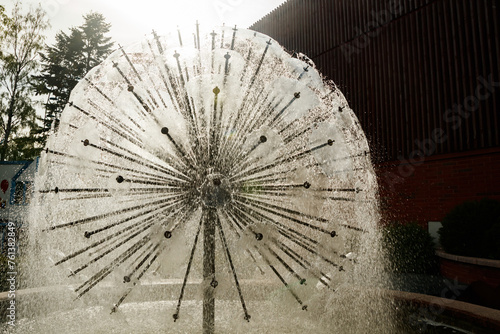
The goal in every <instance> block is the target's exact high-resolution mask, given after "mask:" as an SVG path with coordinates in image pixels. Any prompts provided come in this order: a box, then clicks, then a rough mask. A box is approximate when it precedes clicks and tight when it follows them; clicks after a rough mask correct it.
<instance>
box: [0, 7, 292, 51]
mask: <svg viewBox="0 0 500 334" xmlns="http://www.w3.org/2000/svg"><path fill="white" fill-rule="evenodd" d="M6 2H7V3H6V4H5V5H6V7H7V13H10V10H11V8H12V5H13V3H14V2H15V1H14V0H7V1H6ZM21 2H22V4H23V6H24V7H25V8H27V5H28V4H34V5H36V4H38V3H40V4H41V6H42V7H43V8H44V9H45V10H46V11H47V13H48V16H49V19H50V23H51V25H52V29H51V30H50V31H49V32H48V33H47V43H49V44H52V43H53V42H54V35H55V34H56V32H57V31H60V30H63V31H65V32H67V31H68V28H69V27H72V26H79V25H81V24H82V23H83V19H82V16H83V15H84V14H87V13H89V12H90V11H96V12H99V13H102V14H103V15H104V16H105V17H106V19H107V21H108V22H109V23H111V25H112V28H111V32H110V34H109V35H110V36H111V37H112V38H113V40H114V41H116V42H117V43H119V44H121V45H127V44H130V43H133V42H135V41H139V40H141V39H142V38H143V36H144V35H146V34H149V33H150V32H151V31H152V30H153V29H154V30H156V31H157V32H158V33H159V34H161V33H167V32H170V31H172V30H174V29H176V27H177V26H178V25H179V26H180V27H181V28H182V29H189V30H191V29H194V26H195V22H196V20H198V21H199V23H200V25H201V26H202V27H205V28H208V27H214V26H220V25H222V24H223V23H225V24H226V25H229V26H234V25H237V26H238V27H241V28H247V27H249V26H250V25H252V24H253V23H254V22H255V21H257V20H259V19H260V18H261V17H263V16H264V15H266V14H267V13H268V12H270V11H271V10H273V9H274V8H276V7H278V6H279V5H280V4H281V3H283V2H285V0H163V1H155V0H23V1H21ZM2 3H5V0H4V1H2Z"/></svg>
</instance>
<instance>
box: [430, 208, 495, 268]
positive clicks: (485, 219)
mask: <svg viewBox="0 0 500 334" xmlns="http://www.w3.org/2000/svg"><path fill="white" fill-rule="evenodd" d="M441 223H442V224H443V227H441V229H440V230H439V241H440V243H441V245H442V246H443V248H444V250H445V251H446V252H448V253H451V254H457V255H464V256H474V257H482V258H490V259H497V260H500V202H498V201H495V200H492V199H486V198H485V199H482V200H480V201H475V202H464V203H462V204H459V205H457V206H456V207H455V208H453V209H452V210H451V211H450V212H449V213H448V214H447V215H446V217H444V219H443V221H442V222H441Z"/></svg>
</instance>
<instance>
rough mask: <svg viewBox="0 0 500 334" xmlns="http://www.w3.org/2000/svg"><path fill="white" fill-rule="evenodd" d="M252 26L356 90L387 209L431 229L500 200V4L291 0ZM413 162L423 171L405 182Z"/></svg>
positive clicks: (350, 94)
mask: <svg viewBox="0 0 500 334" xmlns="http://www.w3.org/2000/svg"><path fill="white" fill-rule="evenodd" d="M250 28H251V29H254V30H257V31H259V32H262V33H265V34H268V35H270V36H271V37H273V38H274V39H276V40H277V41H278V42H279V43H280V44H282V45H283V46H284V47H285V48H286V49H288V50H289V51H295V52H303V53H305V54H307V55H308V56H309V57H310V58H311V59H312V60H313V61H314V62H315V64H316V66H317V68H318V69H319V70H320V72H322V73H323V74H324V75H325V76H326V77H327V79H333V81H334V82H335V83H336V84H337V85H338V86H339V88H340V89H341V90H342V92H343V93H344V94H345V96H346V98H347V100H348V101H349V103H350V106H351V108H352V109H353V110H354V111H355V112H356V114H357V116H358V118H359V120H360V123H361V125H362V127H363V129H364V131H365V133H366V135H367V138H368V141H369V143H370V147H371V150H372V156H373V158H374V162H375V163H376V164H377V165H378V168H377V169H378V175H379V179H380V184H381V187H382V197H383V199H384V203H385V206H386V207H388V208H390V209H388V210H386V212H388V213H389V212H390V211H391V210H393V211H395V212H402V214H400V215H397V214H393V215H392V216H386V217H385V218H386V219H391V220H392V219H397V220H399V219H403V218H404V220H413V221H419V222H422V223H425V222H426V221H429V220H440V219H442V217H443V216H444V215H445V214H446V212H447V211H448V210H449V209H450V208H451V207H452V206H453V205H455V204H458V203H459V202H461V201H463V200H466V199H477V198H480V197H486V196H488V197H492V198H496V199H500V195H499V194H498V192H495V191H492V190H491V189H494V188H497V189H498V188H499V187H500V177H497V176H496V175H497V172H498V166H499V164H498V163H499V161H498V153H497V150H496V148H498V147H500V137H499V136H500V134H499V131H498V129H500V117H499V115H500V113H499V110H500V67H499V61H498V59H499V58H500V33H499V32H500V2H499V1H498V0H315V1H308V0H289V1H287V2H286V3H284V4H283V5H281V6H280V7H278V8H277V9H275V10H274V11H273V12H271V13H269V14H268V15H267V16H265V17H264V18H262V19H261V20H259V21H258V22H256V23H255V24H254V25H252V26H251V27H250ZM476 152H482V153H481V154H476ZM475 160H479V161H480V162H478V163H475V162H474V161H475ZM409 161H421V163H418V164H413V168H414V172H413V174H412V175H411V176H406V174H405V173H400V172H399V169H401V168H399V167H400V166H402V165H405V164H410V165H412V163H411V162H409ZM422 161H423V162H422ZM465 161H468V162H467V163H465ZM488 162H491V163H488ZM453 163H455V164H457V165H458V164H462V163H464V164H471V165H474V166H473V167H470V168H469V167H464V168H458V169H457V168H455V165H454V164H453ZM443 175H444V176H443ZM481 176H484V181H482V180H483V179H481V180H479V181H478V179H480V178H481ZM400 179H404V180H405V182H396V181H397V180H400ZM432 179H440V180H441V181H440V182H437V181H436V182H430V181H429V180H432ZM454 182H458V183H457V184H456V185H454ZM394 185H395V186H394ZM415 187H419V188H418V189H415ZM456 187H458V188H459V190H457V189H455V188H456ZM387 189H391V190H390V193H389V192H388V191H387ZM483 195H484V196H483Z"/></svg>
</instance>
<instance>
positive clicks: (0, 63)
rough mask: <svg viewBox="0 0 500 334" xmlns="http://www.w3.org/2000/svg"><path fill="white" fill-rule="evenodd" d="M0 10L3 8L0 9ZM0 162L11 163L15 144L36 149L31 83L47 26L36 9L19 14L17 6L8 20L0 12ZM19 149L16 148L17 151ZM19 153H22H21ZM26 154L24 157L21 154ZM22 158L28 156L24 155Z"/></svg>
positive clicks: (44, 14)
mask: <svg viewBox="0 0 500 334" xmlns="http://www.w3.org/2000/svg"><path fill="white" fill-rule="evenodd" d="M2 9H3V7H2ZM0 18H1V21H2V22H1V25H0V29H1V30H0V42H1V43H0V45H1V46H0V131H1V144H0V160H2V161H3V160H6V159H11V158H12V154H13V152H15V150H16V147H15V146H16V142H17V143H19V142H20V141H22V142H24V144H23V145H22V146H23V147H25V146H26V145H28V146H29V150H31V151H32V150H34V149H35V148H36V142H37V140H38V138H37V137H36V135H35V133H34V132H36V112H35V109H34V107H33V105H34V102H33V101H32V100H31V98H30V95H31V89H32V86H31V82H32V76H33V73H34V71H35V70H36V69H37V67H38V61H37V57H38V53H39V52H40V51H41V50H42V49H43V41H44V38H45V37H44V35H43V32H44V30H45V29H47V28H48V26H49V24H48V21H47V18H46V13H45V11H43V10H42V8H41V7H40V6H38V7H36V8H33V7H31V8H30V9H29V10H28V11H27V12H26V13H23V12H22V8H21V4H20V2H17V3H16V4H15V5H14V8H13V9H12V13H11V15H10V16H8V15H5V14H4V13H3V10H0ZM18 148H19V147H18ZM21 153H22V152H21ZM24 153H26V154H24ZM24 153H23V154H21V155H23V156H24V157H26V158H31V157H27V156H26V155H29V153H28V152H24Z"/></svg>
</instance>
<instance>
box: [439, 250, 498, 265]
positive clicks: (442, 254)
mask: <svg viewBox="0 0 500 334" xmlns="http://www.w3.org/2000/svg"><path fill="white" fill-rule="evenodd" d="M436 255H437V256H438V257H440V258H443V259H447V260H452V261H457V262H462V263H470V264H475V265H479V266H485V267H492V268H499V269H500V260H490V259H482V258H478V257H469V256H462V255H454V254H449V253H446V252H444V251H442V250H437V251H436Z"/></svg>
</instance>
